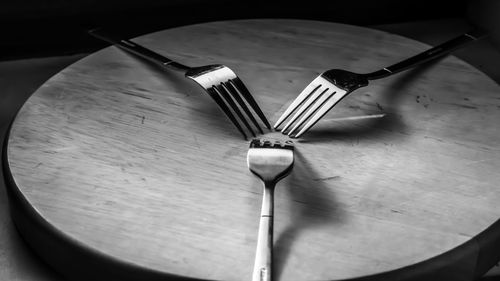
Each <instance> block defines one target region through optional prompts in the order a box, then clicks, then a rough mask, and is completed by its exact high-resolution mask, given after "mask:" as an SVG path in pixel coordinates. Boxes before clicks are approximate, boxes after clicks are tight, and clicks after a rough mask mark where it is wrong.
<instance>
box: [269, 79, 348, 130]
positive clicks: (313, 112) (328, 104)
mask: <svg viewBox="0 0 500 281" xmlns="http://www.w3.org/2000/svg"><path fill="white" fill-rule="evenodd" d="M347 94H348V91H347V90H344V89H341V88H339V87H337V86H336V85H334V84H333V83H332V82H331V81H329V80H327V79H326V78H325V77H323V76H322V75H320V76H318V77H316V79H314V80H313V81H312V82H311V83H310V84H309V85H307V87H306V88H305V89H304V90H303V91H302V92H301V93H300V94H299V96H298V97H297V98H296V99H295V100H294V101H293V102H292V104H290V106H289V107H288V108H287V109H286V110H285V112H284V113H283V114H282V115H281V117H280V118H279V119H278V121H277V122H276V124H275V125H274V128H275V129H278V128H279V126H280V125H281V124H283V122H284V121H285V120H286V119H287V118H288V117H290V115H291V114H292V113H294V112H295V114H294V115H293V116H292V117H291V118H290V120H289V121H288V123H286V124H285V126H284V127H283V128H282V129H281V132H282V133H284V134H287V135H289V136H290V137H292V138H298V137H300V136H301V135H302V134H303V133H305V132H306V131H307V130H308V129H309V128H311V127H312V126H313V125H314V124H316V122H318V120H319V119H321V117H323V116H324V115H325V114H326V113H327V112H328V111H329V110H330V109H331V108H332V107H333V106H335V105H336V104H337V103H338V102H339V101H340V100H341V99H342V98H343V97H345V96H346V95H347ZM292 126H293V127H292ZM290 128H291V129H290ZM299 129H300V130H299ZM297 131H298V133H295V132H297Z"/></svg>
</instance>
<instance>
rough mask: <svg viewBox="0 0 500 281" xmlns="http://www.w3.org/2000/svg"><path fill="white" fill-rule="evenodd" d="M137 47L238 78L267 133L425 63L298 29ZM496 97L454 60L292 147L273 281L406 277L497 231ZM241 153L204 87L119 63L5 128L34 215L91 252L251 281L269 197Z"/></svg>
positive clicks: (62, 77)
mask: <svg viewBox="0 0 500 281" xmlns="http://www.w3.org/2000/svg"><path fill="white" fill-rule="evenodd" d="M135 41H136V42H138V43H140V44H143V45H144V46H146V47H149V48H152V49H154V50H157V51H158V52H160V53H162V54H164V55H166V56H167V57H169V58H172V59H175V60H179V61H181V62H183V63H185V64H187V65H193V66H194V65H204V64H212V63H221V64H224V65H226V66H228V67H230V68H231V69H232V70H234V71H235V73H237V74H238V76H239V77H240V78H241V79H242V80H243V82H244V83H245V84H246V85H247V87H248V88H249V90H250V91H251V92H252V93H253V95H254V97H255V98H256V100H257V101H258V102H259V104H260V105H261V107H262V109H263V111H264V112H265V113H266V114H267V116H268V118H269V119H270V121H271V122H274V121H275V120H276V119H277V118H278V117H279V116H280V114H281V113H282V112H283V111H284V109H285V108H286V107H287V106H288V104H289V103H290V102H291V101H292V100H293V99H294V98H295V97H296V95H297V94H298V93H299V92H300V91H301V90H302V89H303V88H304V87H305V86H306V85H307V84H308V83H309V82H310V81H311V80H312V79H314V78H315V77H316V76H317V75H318V74H319V73H320V72H322V71H324V70H327V69H330V68H342V69H346V70H350V71H354V72H361V73H363V72H370V71H374V70H378V69H379V68H382V67H385V66H387V65H390V64H392V63H394V62H397V61H399V60H401V59H404V58H406V57H408V56H411V55H414V54H416V53H418V52H420V51H423V50H425V49H427V48H428V47H429V46H427V45H425V44H422V43H419V42H416V41H413V40H410V39H407V38H403V37H400V36H396V35H392V34H389V33H384V32H380V31H375V30H371V29H367V28H360V27H355V26H348V25H341V24H333V23H324V22H316V21H298V20H240V21H227V22H214V23H204V24H199V25H192V26H186V27H180V28H175V29H170V30H165V31H161V32H157V33H153V34H149V35H146V36H142V37H140V38H137V39H135ZM499 90H500V88H499V86H498V85H497V84H495V83H494V82H493V81H491V80H490V79H489V78H487V77H486V76H485V75H484V74H482V73H481V72H480V71H478V70H476V69H475V68H473V67H471V66H470V65H468V64H467V63H465V62H463V61H461V60H459V59H457V58H455V57H453V56H449V57H446V58H444V59H442V60H439V61H436V62H434V63H430V64H426V65H424V66H422V67H419V68H417V69H414V70H410V71H407V72H404V73H401V74H398V75H395V76H394V77H390V78H386V79H382V80H380V81H373V82H371V84H370V85H369V86H368V87H366V88H362V89H360V90H357V91H356V92H355V93H353V94H351V95H350V96H349V97H347V98H346V99H344V100H343V101H342V102H341V103H340V104H339V105H338V106H337V107H335V108H334V110H332V111H331V112H330V113H329V114H328V115H327V116H325V117H324V119H323V120H322V121H321V122H319V123H318V124H317V125H316V126H315V127H314V128H313V129H311V131H310V132H309V133H308V134H305V135H304V136H303V138H302V139H299V140H296V141H295V145H296V159H295V167H294V170H293V172H292V174H291V175H290V176H289V177H287V178H286V179H284V180H283V181H282V182H280V183H279V184H278V186H277V188H276V191H275V204H276V205H275V223H274V227H275V230H274V234H275V238H274V239H275V240H274V246H275V250H274V259H275V260H274V266H275V269H274V271H275V277H276V279H277V280H326V279H342V278H353V277H360V276H366V275H371V274H377V273H381V272H386V271H390V270H394V269H398V268H402V267H405V266H409V265H413V264H415V263H418V262H421V261H424V260H427V259H429V258H432V257H435V256H436V255H439V254H442V253H444V252H447V251H449V250H451V249H453V248H455V247H457V246H459V245H461V244H462V243H465V242H467V241H469V240H470V239H471V238H473V237H474V236H476V235H477V234H478V233H480V232H481V231H483V230H485V229H486V228H487V227H488V226H490V225H491V224H493V223H494V222H495V221H496V220H497V219H498V218H499V217H500V209H499V208H498V202H499V201H500V189H499V187H498V182H500V172H499V171H500V170H499V167H500V129H499V126H498V120H500V91H499ZM266 136H268V137H273V138H280V139H286V137H285V136H282V135H280V134H279V133H276V132H272V133H271V132H269V133H267V134H266ZM248 144H249V143H248V142H247V141H245V140H243V139H242V138H241V136H240V135H239V133H238V131H236V129H234V127H233V125H232V124H231V123H230V122H229V121H228V120H227V119H226V116H225V115H224V114H223V113H221V112H220V111H219V109H218V107H217V106H216V105H215V104H214V102H213V101H212V100H211V99H210V98H209V97H207V96H206V94H205V93H204V92H203V91H202V89H201V88H199V87H198V86H197V85H195V84H193V83H192V82H191V81H189V80H187V79H185V78H184V77H183V76H182V75H179V74H177V73H173V72H168V71H163V70H159V69H157V68H155V67H153V66H151V65H149V64H148V63H146V62H144V61H142V60H140V59H137V58H136V57H134V56H131V55H129V54H126V53H124V52H123V51H120V50H118V49H117V48H115V47H109V48H106V49H103V50H101V51H99V52H97V53H95V54H92V55H90V56H88V57H86V58H84V59H82V60H80V61H78V62H77V63H75V64H73V65H71V66H70V67H68V68H66V69H65V70H63V71H62V72H60V73H59V74H57V75H56V76H54V77H53V78H51V79H50V80H49V81H48V82H46V83H45V84H44V85H43V86H42V87H41V88H40V89H38V90H37V91H36V92H35V93H34V94H33V96H32V97H31V98H30V99H29V100H28V101H27V103H26V104H25V105H24V106H23V108H22V109H21V111H20V112H19V114H18V116H17V118H16V119H15V122H14V123H13V125H12V128H11V132H10V137H9V139H8V149H7V157H8V163H7V164H8V167H9V169H10V173H11V175H12V178H13V180H14V182H15V185H16V186H17V187H16V188H17V189H18V191H19V194H21V195H22V197H23V198H24V199H26V201H27V202H28V203H29V204H30V205H31V206H32V207H33V210H34V211H36V213H37V215H39V216H41V217H42V218H43V219H44V220H45V221H46V222H47V223H48V224H49V225H51V227H53V229H56V230H57V231H59V232H61V233H63V234H64V235H66V236H68V237H70V238H71V239H72V240H73V241H75V243H77V244H79V245H81V246H83V247H86V248H88V249H91V250H92V251H93V252H95V253H98V254H102V255H103V256H109V257H112V258H114V259H117V260H119V261H123V262H125V263H129V264H134V265H137V266H140V267H144V268H149V269H153V270H157V271H159V272H168V273H173V274H176V275H182V276H187V277H195V278H202V279H220V280H249V279H250V278H251V273H252V266H253V259H254V255H255V245H256V239H257V229H258V222H259V213H260V205H261V199H262V188H261V182H260V180H259V179H257V178H256V177H255V176H254V175H252V173H251V172H250V171H249V170H248V168H247V165H246V153H247V150H248ZM42 255H43V253H42ZM464 274H467V273H464Z"/></svg>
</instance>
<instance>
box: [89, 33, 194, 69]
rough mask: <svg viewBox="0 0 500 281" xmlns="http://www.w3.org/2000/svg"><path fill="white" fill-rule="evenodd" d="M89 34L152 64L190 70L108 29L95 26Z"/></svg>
mask: <svg viewBox="0 0 500 281" xmlns="http://www.w3.org/2000/svg"><path fill="white" fill-rule="evenodd" d="M89 34H90V35H92V36H94V37H96V38H99V39H101V40H103V41H106V42H108V43H111V44H113V45H115V46H117V47H119V48H121V49H123V50H125V51H128V52H130V53H133V54H135V55H137V56H139V57H142V58H144V59H146V60H148V61H150V62H152V63H154V64H157V65H159V66H161V67H167V68H171V69H174V70H178V71H183V72H186V71H188V70H190V69H191V68H190V67H189V66H186V65H183V64H180V63H178V62H175V61H173V60H171V59H169V58H167V57H165V56H163V55H160V54H158V53H156V52H154V51H152V50H150V49H148V48H146V47H143V46H141V45H139V44H137V43H135V42H132V41H130V40H127V39H122V38H120V37H118V36H117V35H116V34H111V33H109V32H108V31H106V30H104V29H102V28H97V29H92V30H90V31H89Z"/></svg>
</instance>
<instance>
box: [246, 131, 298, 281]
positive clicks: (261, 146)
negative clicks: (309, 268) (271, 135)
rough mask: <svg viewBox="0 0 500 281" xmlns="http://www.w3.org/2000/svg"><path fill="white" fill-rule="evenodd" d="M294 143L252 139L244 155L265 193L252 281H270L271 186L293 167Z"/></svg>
mask: <svg viewBox="0 0 500 281" xmlns="http://www.w3.org/2000/svg"><path fill="white" fill-rule="evenodd" d="M293 150H294V146H293V142H292V141H286V142H282V141H276V140H265V139H253V140H252V141H251V142H250V149H249V150H248V154H247V164H248V168H249V169H250V171H252V173H254V174H255V175H257V176H258V177H259V178H260V179H261V180H262V181H263V182H264V194H263V198H262V209H261V215H260V223H259V234H258V239H257V251H256V254H255V263H254V268H253V273H252V281H271V279H272V252H273V251H272V249H273V216H274V199H273V196H274V188H275V186H276V183H278V181H280V180H281V179H283V178H284V177H286V176H287V175H288V174H289V173H290V172H291V170H292V168H293V161H294V155H293Z"/></svg>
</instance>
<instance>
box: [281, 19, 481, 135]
mask: <svg viewBox="0 0 500 281" xmlns="http://www.w3.org/2000/svg"><path fill="white" fill-rule="evenodd" d="M484 36H486V32H485V31H483V30H479V29H476V30H473V31H470V32H467V33H465V34H462V35H460V36H458V37H455V38H453V39H451V40H449V41H446V42H444V43H442V44H440V45H438V46H436V47H434V48H431V49H429V50H427V51H425V52H423V53H420V54H418V55H415V56H413V57H410V58H408V59H406V60H403V61H401V62H399V63H396V64H393V65H391V66H388V67H385V68H382V69H381V70H378V71H375V72H371V73H367V74H358V73H353V72H350V71H346V70H342V69H331V70H328V71H325V72H323V73H322V74H320V75H319V76H318V77H317V78H316V79H314V80H313V81H312V82H311V83H310V84H309V85H307V87H306V88H305V89H304V90H303V91H302V92H301V93H300V94H299V96H298V97H297V98H296V99H295V100H294V101H293V102H292V104H290V106H289V107H288V108H287V109H286V110H285V112H284V113H283V114H282V115H281V117H280V118H279V119H278V121H276V124H275V125H274V128H275V129H278V128H279V126H280V125H281V124H283V122H284V121H285V120H286V119H287V118H288V117H290V115H291V114H292V113H293V112H295V114H294V115H293V116H292V118H291V119H290V120H289V121H288V123H287V124H286V125H285V126H284V127H283V128H282V129H281V132H282V133H284V134H287V135H289V136H290V137H294V138H297V137H300V136H301V135H302V134H304V133H305V132H306V131H307V130H309V129H310V128H311V127H312V126H314V124H316V122H318V121H319V119H321V118H322V117H323V116H324V115H325V114H326V113H327V112H328V111H329V110H330V109H331V108H332V107H334V106H335V105H336V104H337V103H338V102H339V101H340V100H341V99H343V98H344V97H346V96H347V95H348V94H349V93H351V92H353V91H354V90H356V89H358V88H361V87H364V86H367V85H368V81H369V80H376V79H380V78H384V77H387V76H390V75H393V74H396V73H398V72H401V71H403V70H407V69H409V68H412V67H415V66H417V65H419V64H422V63H424V62H427V61H429V60H432V59H435V58H438V57H440V56H443V55H446V54H448V53H450V52H452V51H454V50H456V49H458V48H460V47H463V46H464V45H465V44H466V43H469V42H472V41H476V40H479V39H480V38H482V37H484ZM292 126H293V127H292ZM290 128H291V129H290ZM299 129H300V130H299ZM297 131H298V133H296V132H297Z"/></svg>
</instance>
